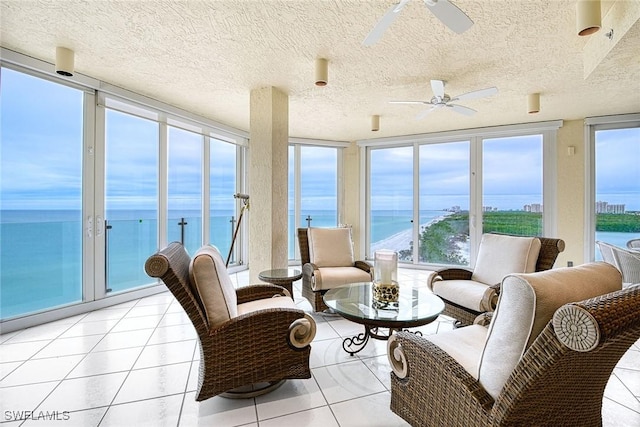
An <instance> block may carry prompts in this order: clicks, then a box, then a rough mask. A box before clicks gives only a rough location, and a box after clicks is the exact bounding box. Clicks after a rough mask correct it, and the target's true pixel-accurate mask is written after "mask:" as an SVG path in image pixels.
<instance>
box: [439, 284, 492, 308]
mask: <svg viewBox="0 0 640 427" xmlns="http://www.w3.org/2000/svg"><path fill="white" fill-rule="evenodd" d="M490 291H492V289H491V288H490V287H489V285H487V284H485V283H480V282H476V281H475V280H436V281H434V282H433V293H434V294H436V295H438V296H439V297H442V298H444V299H446V300H447V301H451V302H455V303H456V304H458V305H461V306H463V307H466V308H468V309H470V310H474V311H490V310H493V308H486V307H482V304H481V303H482V301H483V297H484V295H485V294H486V293H487V292H490Z"/></svg>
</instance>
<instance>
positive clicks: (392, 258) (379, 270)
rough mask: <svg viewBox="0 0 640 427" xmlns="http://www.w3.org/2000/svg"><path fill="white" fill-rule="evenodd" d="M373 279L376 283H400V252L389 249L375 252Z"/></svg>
mask: <svg viewBox="0 0 640 427" xmlns="http://www.w3.org/2000/svg"><path fill="white" fill-rule="evenodd" d="M374 255H375V258H374V263H373V281H374V283H376V284H382V285H392V284H396V285H397V284H398V253H397V252H395V251H391V250H388V249H382V250H379V251H376V252H375V254H374Z"/></svg>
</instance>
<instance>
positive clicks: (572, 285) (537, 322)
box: [478, 262, 622, 398]
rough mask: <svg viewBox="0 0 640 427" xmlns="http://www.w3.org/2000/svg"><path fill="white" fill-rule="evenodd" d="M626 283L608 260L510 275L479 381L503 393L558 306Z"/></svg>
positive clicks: (491, 390) (495, 394)
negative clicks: (526, 352) (510, 377)
mask: <svg viewBox="0 0 640 427" xmlns="http://www.w3.org/2000/svg"><path fill="white" fill-rule="evenodd" d="M621 288H622V276H621V274H620V272H619V271H618V270H617V269H616V268H615V267H613V266H612V265H610V264H607V263H604V262H598V263H591V264H584V265H581V266H578V267H566V268H558V269H554V270H547V271H542V272H537V273H530V274H510V275H508V276H507V277H505V278H504V280H503V281H502V286H501V289H500V299H499V300H498V307H497V308H496V311H495V313H494V315H493V319H492V320H491V325H490V326H489V331H488V336H487V341H486V344H485V348H484V352H483V354H482V358H481V360H480V369H479V377H478V380H479V381H480V383H481V384H482V385H483V386H484V388H485V389H486V390H487V392H488V393H489V394H490V395H492V396H493V397H494V398H497V397H498V395H499V394H500V392H501V391H502V388H503V386H504V384H505V383H506V382H507V379H508V378H509V375H511V372H512V371H513V369H514V368H515V367H516V365H517V364H518V362H519V361H520V358H521V357H522V355H523V354H524V352H525V351H526V350H527V348H529V346H530V345H531V344H532V343H533V341H534V340H535V339H536V338H537V337H538V335H539V334H540V332H542V329H543V328H544V327H545V326H546V324H547V323H548V322H549V321H550V320H551V318H552V317H553V313H555V311H556V310H557V309H558V308H560V307H561V306H562V305H564V304H567V303H570V302H577V301H582V300H584V299H588V298H593V297H596V296H599V295H604V294H607V293H609V292H614V291H616V290H619V289H621Z"/></svg>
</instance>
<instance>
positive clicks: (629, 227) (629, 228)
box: [596, 213, 640, 233]
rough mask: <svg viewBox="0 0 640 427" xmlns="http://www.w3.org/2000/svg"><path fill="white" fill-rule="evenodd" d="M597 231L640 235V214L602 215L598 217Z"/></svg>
mask: <svg viewBox="0 0 640 427" xmlns="http://www.w3.org/2000/svg"><path fill="white" fill-rule="evenodd" d="M596 230H598V231H616V232H620V233H639V232H640V214H637V213H635V214H632V213H624V214H606V213H600V214H598V215H597V216H596Z"/></svg>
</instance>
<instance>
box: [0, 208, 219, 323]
mask: <svg viewBox="0 0 640 427" xmlns="http://www.w3.org/2000/svg"><path fill="white" fill-rule="evenodd" d="M182 215H184V216H182ZM107 217H108V218H109V220H108V225H109V226H110V227H111V228H110V229H109V230H108V233H107V237H108V239H106V240H107V242H106V245H107V248H105V252H106V254H107V256H106V265H107V272H106V282H107V287H108V288H109V289H110V292H112V293H116V292H120V291H125V290H128V289H132V288H135V287H139V286H143V285H146V284H149V283H152V282H153V280H152V279H151V278H149V277H148V276H147V275H146V273H145V272H144V262H145V261H146V259H147V258H148V257H149V256H150V255H152V254H153V253H154V252H155V251H156V250H157V249H158V237H157V218H156V213H155V212H154V211H145V210H137V211H124V210H121V211H115V210H114V211H111V212H108V213H107ZM182 218H184V220H185V222H186V223H187V225H186V226H185V235H184V238H185V247H186V248H187V251H189V252H190V253H194V252H195V251H196V250H197V249H198V247H199V246H200V229H201V223H202V219H201V218H200V217H199V213H198V212H193V211H191V212H189V211H186V212H180V213H176V212H170V213H169V221H168V223H169V224H168V240H169V241H174V240H180V238H181V230H180V226H179V225H178V223H179V222H181V220H182ZM230 220H231V212H224V211H217V212H212V216H211V237H210V239H211V242H212V243H213V244H215V245H216V246H218V248H219V249H220V252H221V253H222V254H223V255H224V256H225V257H226V254H227V253H228V251H229V247H230V244H231V236H232V229H231V227H232V223H231V222H230ZM95 231H96V226H95V225H94V232H95ZM84 232H85V230H84V224H83V221H82V216H81V213H80V211H73V210H67V211H65V210H52V211H45V210H29V211H26V210H25V211H20V210H3V211H1V212H0V318H2V319H5V318H11V317H15V316H19V315H22V314H26V313H31V312H36V311H41V310H46V309H50V308H53V307H58V306H62V305H66V304H72V303H76V302H80V301H82V268H83V267H82V235H83V233H84Z"/></svg>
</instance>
